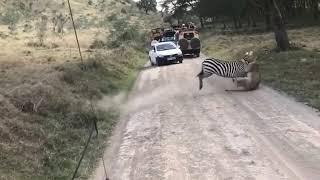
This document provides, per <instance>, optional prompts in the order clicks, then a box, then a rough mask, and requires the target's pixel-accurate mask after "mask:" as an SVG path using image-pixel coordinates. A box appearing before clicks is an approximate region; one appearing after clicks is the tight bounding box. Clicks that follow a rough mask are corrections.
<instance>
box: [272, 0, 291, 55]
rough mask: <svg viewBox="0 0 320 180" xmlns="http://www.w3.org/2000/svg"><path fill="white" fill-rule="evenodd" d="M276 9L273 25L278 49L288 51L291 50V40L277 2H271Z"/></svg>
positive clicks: (273, 0)
mask: <svg viewBox="0 0 320 180" xmlns="http://www.w3.org/2000/svg"><path fill="white" fill-rule="evenodd" d="M270 1H271V3H272V4H273V7H274V15H273V23H274V34H275V38H276V42H277V47H278V49H279V50H281V51H287V50H288V49H289V46H290V44H289V38H288V34H287V31H286V28H285V25H284V21H283V17H282V14H281V11H280V9H279V7H278V4H277V2H276V1H275V0H270Z"/></svg>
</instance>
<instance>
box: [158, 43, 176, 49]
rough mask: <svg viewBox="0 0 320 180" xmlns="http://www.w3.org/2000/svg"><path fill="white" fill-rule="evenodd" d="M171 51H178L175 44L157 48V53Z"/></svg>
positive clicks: (161, 45)
mask: <svg viewBox="0 0 320 180" xmlns="http://www.w3.org/2000/svg"><path fill="white" fill-rule="evenodd" d="M170 49H176V46H175V45H173V44H160V45H158V46H157V51H165V50H170Z"/></svg>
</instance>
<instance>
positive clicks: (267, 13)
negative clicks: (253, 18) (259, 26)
mask: <svg viewBox="0 0 320 180" xmlns="http://www.w3.org/2000/svg"><path fill="white" fill-rule="evenodd" d="M264 5H265V7H264V8H265V12H264V13H265V21H266V28H267V30H270V29H271V8H270V2H269V1H268V0H266V1H265V4H264Z"/></svg>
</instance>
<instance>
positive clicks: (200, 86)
mask: <svg viewBox="0 0 320 180" xmlns="http://www.w3.org/2000/svg"><path fill="white" fill-rule="evenodd" d="M197 77H198V78H199V90H201V89H202V87H203V81H202V79H203V70H201V72H200V73H199V74H198V75H197Z"/></svg>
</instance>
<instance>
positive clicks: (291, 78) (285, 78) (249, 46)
mask: <svg viewBox="0 0 320 180" xmlns="http://www.w3.org/2000/svg"><path fill="white" fill-rule="evenodd" d="M318 34H319V31H318V30H317V29H316V28H305V29H298V30H290V31H289V37H291V40H292V41H294V42H299V43H302V44H303V46H301V47H298V48H296V49H295V50H290V51H288V52H281V53H276V52H274V51H273V48H274V47H275V44H274V40H273V38H274V37H273V34H272V33H263V34H250V35H217V34H212V33H210V32H204V33H203V36H202V38H203V42H204V52H205V53H206V54H208V55H209V56H212V57H218V58H224V59H237V58H239V57H240V55H242V54H243V53H244V52H245V51H247V50H254V51H255V52H256V55H257V56H258V59H257V61H258V63H259V64H260V67H261V73H262V81H263V83H264V84H266V85H268V86H270V87H272V88H274V89H277V90H279V91H283V92H285V93H287V94H288V95H290V96H293V97H295V98H296V100H298V101H302V102H305V103H307V104H309V105H310V106H312V107H315V108H317V109H320V91H319V87H320V80H319V78H320V72H319V71H318V69H319V67H320V53H319V51H318V49H317V48H316V46H315V45H317V44H319V42H320V38H319V36H318ZM299 43H298V44H299Z"/></svg>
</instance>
